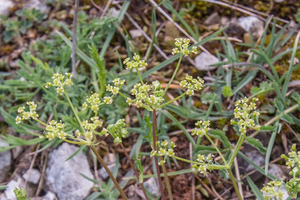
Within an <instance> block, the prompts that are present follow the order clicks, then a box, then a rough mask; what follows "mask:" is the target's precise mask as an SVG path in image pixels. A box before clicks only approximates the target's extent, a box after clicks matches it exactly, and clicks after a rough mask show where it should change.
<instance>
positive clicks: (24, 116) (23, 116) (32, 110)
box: [16, 101, 39, 124]
mask: <svg viewBox="0 0 300 200" xmlns="http://www.w3.org/2000/svg"><path fill="white" fill-rule="evenodd" d="M26 104H27V105H28V107H29V111H25V106H22V107H19V108H18V113H19V115H18V116H17V117H16V124H20V123H21V121H22V120H28V119H30V118H32V119H37V118H38V117H39V115H38V114H37V113H36V106H37V105H36V104H35V103H34V102H33V101H30V102H27V103H26Z"/></svg>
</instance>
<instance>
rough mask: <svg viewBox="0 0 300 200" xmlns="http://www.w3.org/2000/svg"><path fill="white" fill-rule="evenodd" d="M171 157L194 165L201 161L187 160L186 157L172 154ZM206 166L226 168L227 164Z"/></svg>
mask: <svg viewBox="0 0 300 200" xmlns="http://www.w3.org/2000/svg"><path fill="white" fill-rule="evenodd" d="M172 157H173V158H175V159H177V160H181V161H183V162H187V163H192V164H196V165H202V163H199V162H195V161H192V160H187V159H184V158H180V157H177V156H172ZM208 166H209V167H210V168H211V169H228V166H227V165H208Z"/></svg>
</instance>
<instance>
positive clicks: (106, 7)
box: [100, 0, 113, 19]
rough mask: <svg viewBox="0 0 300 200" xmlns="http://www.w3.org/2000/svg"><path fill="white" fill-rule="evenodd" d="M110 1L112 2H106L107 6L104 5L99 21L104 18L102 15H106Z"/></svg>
mask: <svg viewBox="0 0 300 200" xmlns="http://www.w3.org/2000/svg"><path fill="white" fill-rule="evenodd" d="M112 1H113V0H109V1H108V2H107V4H106V6H105V8H104V10H103V12H102V14H101V16H100V19H101V18H102V17H104V15H105V14H106V11H107V10H108V8H109V5H110V4H111V2H112Z"/></svg>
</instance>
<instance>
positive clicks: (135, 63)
mask: <svg viewBox="0 0 300 200" xmlns="http://www.w3.org/2000/svg"><path fill="white" fill-rule="evenodd" d="M123 64H124V65H126V69H132V68H133V69H139V68H145V67H146V66H147V63H146V62H145V60H141V57H140V56H139V55H137V54H134V56H133V60H131V61H130V58H126V59H125V60H124V62H123Z"/></svg>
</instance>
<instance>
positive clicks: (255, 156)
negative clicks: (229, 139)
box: [245, 151, 265, 173]
mask: <svg viewBox="0 0 300 200" xmlns="http://www.w3.org/2000/svg"><path fill="white" fill-rule="evenodd" d="M245 155H246V156H247V157H248V158H249V159H250V160H252V161H253V162H254V163H255V164H256V165H258V166H262V165H264V164H265V157H264V156H262V155H261V154H260V153H258V152H256V151H254V152H252V151H247V152H246V153H245ZM254 169H255V167H253V165H250V164H249V165H248V166H247V168H246V170H245V171H246V173H248V172H250V171H252V170H254Z"/></svg>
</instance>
